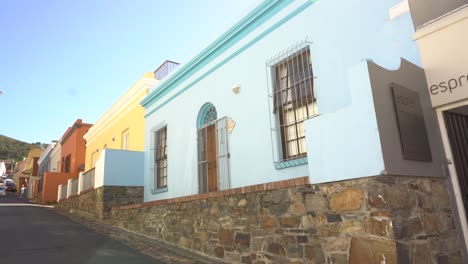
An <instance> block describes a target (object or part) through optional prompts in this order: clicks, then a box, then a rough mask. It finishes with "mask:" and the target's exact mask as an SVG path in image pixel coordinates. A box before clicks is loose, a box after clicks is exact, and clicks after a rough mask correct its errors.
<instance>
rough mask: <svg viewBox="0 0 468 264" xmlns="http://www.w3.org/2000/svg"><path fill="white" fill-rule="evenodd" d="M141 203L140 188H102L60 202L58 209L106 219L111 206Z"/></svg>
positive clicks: (141, 191) (141, 193) (141, 190)
mask: <svg viewBox="0 0 468 264" xmlns="http://www.w3.org/2000/svg"><path fill="white" fill-rule="evenodd" d="M142 202H143V187H142V186H137V187H135V186H102V187H99V188H96V189H91V190H87V191H84V192H82V193H80V195H73V196H70V197H68V199H64V200H60V202H59V203H58V207H60V208H63V209H67V210H72V211H73V212H74V213H77V214H80V215H82V216H86V217H91V218H96V219H103V218H108V217H109V213H110V210H111V208H112V207H113V206H118V205H129V204H138V203H142Z"/></svg>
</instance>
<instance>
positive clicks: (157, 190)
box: [151, 187, 168, 194]
mask: <svg viewBox="0 0 468 264" xmlns="http://www.w3.org/2000/svg"><path fill="white" fill-rule="evenodd" d="M167 190H168V189H167V187H165V188H161V189H153V190H151V193H152V194H157V193H163V192H167Z"/></svg>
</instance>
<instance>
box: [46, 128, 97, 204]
mask: <svg viewBox="0 0 468 264" xmlns="http://www.w3.org/2000/svg"><path fill="white" fill-rule="evenodd" d="M91 126H92V124H87V123H83V121H82V120H81V119H77V120H76V121H75V123H74V124H73V125H72V126H71V127H69V128H68V129H67V130H66V131H65V133H64V134H63V136H62V138H61V139H60V140H59V142H58V143H57V144H60V147H61V154H60V166H59V167H60V171H59V172H46V173H44V179H43V181H44V182H43V187H42V194H41V195H42V197H41V199H40V201H41V202H42V203H51V202H55V201H57V194H58V192H57V191H58V186H59V185H61V184H66V183H67V181H68V180H69V179H75V178H77V177H78V175H79V173H80V172H82V171H84V164H85V153H86V143H85V140H84V139H83V135H84V134H86V132H88V130H89V128H90V127H91Z"/></svg>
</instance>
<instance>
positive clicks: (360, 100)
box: [306, 61, 385, 183]
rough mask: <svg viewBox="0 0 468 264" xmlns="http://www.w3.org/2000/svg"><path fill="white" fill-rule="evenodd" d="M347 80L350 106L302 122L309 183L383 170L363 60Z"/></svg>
mask: <svg viewBox="0 0 468 264" xmlns="http://www.w3.org/2000/svg"><path fill="white" fill-rule="evenodd" d="M348 79H349V87H350V88H351V103H350V105H349V106H347V107H344V108H342V109H340V110H339V111H337V112H335V113H330V114H324V115H321V116H318V117H316V118H312V119H309V120H308V121H306V133H307V134H306V135H307V143H308V145H307V149H308V150H309V151H310V152H311V153H312V154H310V155H309V156H308V158H309V168H310V176H311V178H310V181H311V183H322V182H331V181H339V180H344V179H353V178H359V177H365V176H374V175H379V174H381V172H382V171H383V170H385V166H384V160H383V155H382V149H381V145H380V135H379V129H378V126H377V120H376V113H375V108H374V103H373V99H372V89H371V84H370V79H369V70H368V66H367V62H366V61H363V62H361V63H359V64H358V65H356V66H355V67H353V68H352V69H350V70H349V73H348ZM314 153H316V154H315V155H314Z"/></svg>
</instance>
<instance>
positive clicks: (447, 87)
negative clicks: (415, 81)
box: [429, 75, 468, 95]
mask: <svg viewBox="0 0 468 264" xmlns="http://www.w3.org/2000/svg"><path fill="white" fill-rule="evenodd" d="M463 84H465V85H466V86H468V75H462V76H460V77H458V79H455V78H453V79H450V80H448V82H441V83H439V84H433V85H431V87H430V88H429V90H430V91H431V94H432V95H436V94H439V93H445V92H447V91H448V92H449V93H452V92H453V90H455V89H457V88H458V87H463Z"/></svg>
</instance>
